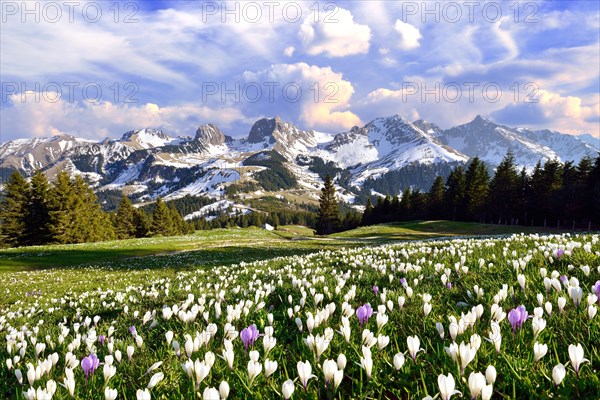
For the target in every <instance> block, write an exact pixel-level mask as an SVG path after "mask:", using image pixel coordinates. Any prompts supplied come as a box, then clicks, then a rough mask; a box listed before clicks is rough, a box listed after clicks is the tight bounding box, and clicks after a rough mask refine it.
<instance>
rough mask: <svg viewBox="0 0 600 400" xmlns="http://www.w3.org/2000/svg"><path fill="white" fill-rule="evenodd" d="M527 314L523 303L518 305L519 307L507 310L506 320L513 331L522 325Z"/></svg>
mask: <svg viewBox="0 0 600 400" xmlns="http://www.w3.org/2000/svg"><path fill="white" fill-rule="evenodd" d="M528 315H529V313H528V312H527V309H526V308H525V306H523V305H520V306H519V307H517V308H514V309H512V310H510V311H509V312H508V322H510V325H511V326H512V330H513V333H514V332H515V331H516V329H517V328H522V327H523V322H525V320H526V319H527V316H528Z"/></svg>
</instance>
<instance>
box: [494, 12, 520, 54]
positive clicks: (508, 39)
mask: <svg viewBox="0 0 600 400" xmlns="http://www.w3.org/2000/svg"><path fill="white" fill-rule="evenodd" d="M507 23H510V17H502V18H500V20H499V21H498V22H496V23H494V24H493V25H492V31H493V32H494V34H495V35H496V37H497V39H498V41H499V42H500V43H501V44H502V46H503V47H504V48H505V49H506V51H507V52H508V55H507V58H508V59H513V58H515V57H516V56H518V55H519V47H518V46H517V43H516V42H515V40H514V39H513V37H512V34H511V32H510V31H509V30H504V29H502V28H501V25H502V24H505V25H506V24H507Z"/></svg>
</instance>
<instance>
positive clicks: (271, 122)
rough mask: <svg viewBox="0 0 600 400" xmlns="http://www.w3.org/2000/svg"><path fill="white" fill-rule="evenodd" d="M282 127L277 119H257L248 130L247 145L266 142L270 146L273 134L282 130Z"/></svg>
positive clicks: (272, 141)
mask: <svg viewBox="0 0 600 400" xmlns="http://www.w3.org/2000/svg"><path fill="white" fill-rule="evenodd" d="M282 125H283V124H282V122H281V120H280V119H279V117H275V118H262V119H259V120H258V121H256V122H255V123H254V125H252V128H250V133H249V134H248V143H262V142H264V141H268V142H269V143H271V144H272V143H274V142H275V138H274V137H273V133H274V132H275V131H276V130H277V131H281V130H283V126H282Z"/></svg>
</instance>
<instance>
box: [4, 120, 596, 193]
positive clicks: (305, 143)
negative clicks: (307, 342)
mask: <svg viewBox="0 0 600 400" xmlns="http://www.w3.org/2000/svg"><path fill="white" fill-rule="evenodd" d="M509 150H510V151H512V152H513V154H514V155H515V158H516V161H517V163H518V164H519V165H520V166H523V167H526V168H529V169H531V168H533V166H534V165H535V164H536V163H537V162H538V161H542V162H544V161H545V160H548V159H558V160H560V161H574V162H578V161H579V160H580V159H581V158H582V157H584V156H586V155H590V156H592V157H595V156H596V155H597V153H598V151H600V140H599V139H598V138H594V137H592V136H591V135H586V136H581V137H577V136H573V135H568V134H563V133H560V132H557V131H553V130H548V129H544V130H529V129H525V128H512V127H508V126H504V125H500V124H497V123H495V122H493V121H491V120H489V119H486V118H484V117H482V116H477V117H476V118H475V119H473V120H472V121H470V122H468V123H466V124H463V125H459V126H456V127H453V128H450V129H445V130H444V129H441V128H440V127H439V126H437V125H436V124H434V123H431V122H427V121H424V120H418V121H414V122H410V121H408V120H406V119H404V118H402V117H400V116H398V115H394V116H390V117H382V118H376V119H374V120H372V121H370V122H368V123H367V124H366V125H364V126H362V127H358V126H355V127H353V128H351V129H350V130H348V131H346V132H341V133H337V134H333V133H325V132H318V131H314V130H303V129H301V128H299V127H296V126H294V125H293V124H290V123H287V122H284V121H282V120H281V119H280V118H279V117H274V118H263V119H260V120H258V121H256V122H255V123H254V125H253V126H252V128H251V129H250V132H249V133H248V135H247V136H246V137H243V138H234V137H232V136H228V135H226V134H225V133H224V132H223V131H221V130H220V129H219V127H217V126H216V125H213V124H207V125H202V126H200V127H199V128H198V129H197V131H196V133H195V135H194V136H193V137H191V136H190V137H173V136H170V135H168V134H167V133H165V132H163V131H160V130H156V129H150V128H146V129H141V130H134V131H130V132H126V133H125V134H124V135H123V136H122V137H121V138H119V139H105V140H102V141H99V142H98V141H91V140H87V139H81V138H76V137H73V136H69V135H58V136H53V137H49V138H34V139H17V140H12V141H9V142H6V143H3V144H2V145H1V146H0V172H1V176H2V178H3V179H6V178H7V177H8V174H9V173H10V171H12V170H18V171H20V172H21V173H23V174H24V175H26V176H30V175H31V174H32V173H33V172H34V171H35V170H36V169H38V168H40V169H42V170H43V171H44V172H45V173H46V174H47V175H48V177H49V178H50V179H52V178H53V176H54V175H55V174H56V172H57V171H59V170H66V171H68V172H69V173H70V174H72V175H76V174H78V175H83V176H84V177H85V178H86V179H87V180H88V181H89V182H90V183H91V184H93V185H94V187H95V188H96V190H97V191H106V190H118V191H122V192H123V193H125V194H128V195H130V196H131V197H132V198H134V200H136V201H140V202H141V201H149V200H152V199H154V198H156V197H157V196H163V197H165V198H166V199H173V198H178V197H183V196H185V195H186V194H190V195H207V196H212V197H220V196H222V195H223V193H224V188H225V187H226V186H229V185H233V184H236V185H238V186H239V187H240V188H241V189H242V191H243V188H244V187H246V188H251V190H250V189H249V190H248V191H249V192H250V193H247V194H246V195H247V196H260V195H264V194H268V193H270V192H274V191H277V189H285V190H288V191H294V192H295V193H296V194H298V195H300V196H309V197H311V198H313V199H314V198H316V197H317V196H318V190H319V189H320V187H321V185H322V183H323V178H324V176H325V174H326V173H330V174H331V175H332V176H335V182H336V184H337V189H338V190H337V191H338V195H339V196H340V198H342V199H344V200H346V201H348V202H352V201H354V200H355V199H356V196H359V195H361V194H365V193H373V192H379V191H381V192H382V193H398V192H400V191H402V189H403V188H404V187H407V186H412V187H419V188H421V189H423V190H427V189H428V188H429V186H430V185H431V182H432V180H433V178H434V177H435V176H436V175H437V174H442V175H447V173H448V172H449V171H450V170H451V168H453V167H454V166H456V165H459V164H464V163H467V162H468V161H469V159H470V158H472V157H475V156H479V158H481V159H482V160H483V161H485V162H486V163H487V164H488V165H489V167H490V169H493V167H494V166H496V165H497V164H498V163H499V162H500V161H501V160H502V158H503V157H504V156H505V155H506V153H507V152H508V151H509ZM265 170H271V174H270V175H269V174H265V173H264V171H265ZM267 179H271V180H274V182H275V183H273V182H270V183H269V185H266V184H265V180H267ZM282 182H284V183H282ZM273 185H275V186H273ZM261 186H262V187H261Z"/></svg>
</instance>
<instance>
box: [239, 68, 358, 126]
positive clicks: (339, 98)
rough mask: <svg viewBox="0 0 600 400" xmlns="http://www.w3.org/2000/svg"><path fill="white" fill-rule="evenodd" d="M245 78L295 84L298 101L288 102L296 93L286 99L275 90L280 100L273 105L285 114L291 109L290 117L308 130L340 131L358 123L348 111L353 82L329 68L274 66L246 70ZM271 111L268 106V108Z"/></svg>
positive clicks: (276, 100) (279, 91) (249, 80)
mask: <svg viewBox="0 0 600 400" xmlns="http://www.w3.org/2000/svg"><path fill="white" fill-rule="evenodd" d="M244 79H245V80H246V81H248V82H281V83H286V82H287V83H290V84H294V85H298V86H299V87H300V88H301V89H302V95H301V97H299V98H298V100H297V102H293V101H290V100H289V98H292V97H294V98H295V97H296V91H295V90H293V91H292V92H291V94H288V96H289V97H288V99H286V98H284V94H283V91H281V90H276V91H275V93H277V95H278V96H279V97H276V98H275V99H274V104H277V105H278V106H279V108H284V111H287V110H293V111H291V112H293V113H294V114H295V115H293V117H294V118H297V119H298V120H300V121H301V122H302V123H304V125H305V126H306V127H308V128H319V129H331V130H339V129H347V128H350V127H352V126H354V125H358V124H360V118H359V117H358V116H356V114H354V113H353V112H351V111H349V108H350V99H351V97H352V94H353V93H354V87H353V86H352V83H351V82H349V81H347V80H344V79H343V76H342V74H341V73H338V72H335V71H333V70H332V69H331V68H330V67H319V66H316V65H308V64H306V63H296V64H275V65H272V66H271V67H270V68H268V69H265V70H262V71H258V72H252V71H246V72H244ZM317 87H318V92H317V91H316V88H317ZM317 93H318V94H317ZM281 105H283V107H281ZM272 108H273V107H272V106H269V109H271V110H272ZM272 111H273V110H272Z"/></svg>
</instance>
